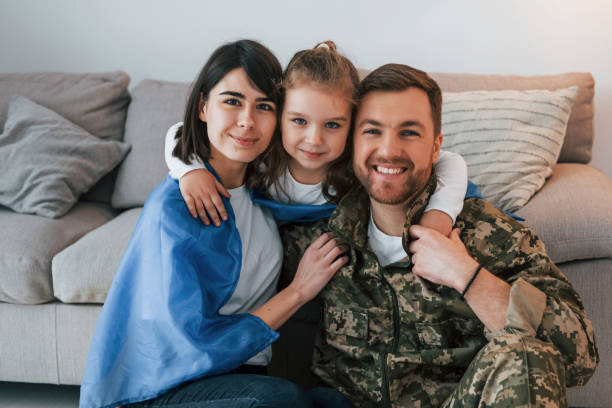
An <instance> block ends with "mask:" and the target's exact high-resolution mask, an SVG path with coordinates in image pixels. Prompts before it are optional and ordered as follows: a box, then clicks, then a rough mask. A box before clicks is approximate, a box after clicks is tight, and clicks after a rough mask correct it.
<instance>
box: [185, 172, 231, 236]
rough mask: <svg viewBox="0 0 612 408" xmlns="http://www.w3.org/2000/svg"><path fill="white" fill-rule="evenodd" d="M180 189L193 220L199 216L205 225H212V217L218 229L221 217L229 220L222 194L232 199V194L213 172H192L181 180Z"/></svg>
mask: <svg viewBox="0 0 612 408" xmlns="http://www.w3.org/2000/svg"><path fill="white" fill-rule="evenodd" d="M179 188H180V189H181V195H182V196H183V199H184V200H185V204H186V205H187V209H188V210H189V213H190V214H191V216H192V217H193V218H197V217H198V215H199V216H200V219H201V220H202V222H203V223H204V224H206V225H210V221H209V218H208V217H210V219H211V220H212V222H213V223H214V224H215V225H216V226H217V227H218V226H219V225H221V220H220V219H219V217H221V218H222V219H223V220H224V221H226V220H227V211H225V206H224V205H223V201H222V200H221V196H220V194H222V195H223V196H224V197H226V198H230V194H229V193H228V192H227V190H226V189H225V187H223V185H222V184H221V183H220V182H219V181H218V180H217V179H216V178H215V176H214V175H213V174H212V173H211V172H209V171H208V170H206V169H197V170H191V171H190V172H188V173H186V174H185V175H184V176H183V177H181V178H180V180H179ZM207 215H208V216H207Z"/></svg>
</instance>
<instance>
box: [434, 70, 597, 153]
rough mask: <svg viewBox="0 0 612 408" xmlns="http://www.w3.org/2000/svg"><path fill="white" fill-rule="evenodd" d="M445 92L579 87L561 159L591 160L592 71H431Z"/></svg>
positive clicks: (593, 82)
mask: <svg viewBox="0 0 612 408" xmlns="http://www.w3.org/2000/svg"><path fill="white" fill-rule="evenodd" d="M431 76H432V77H433V78H434V79H435V80H436V81H437V82H438V84H439V85H440V88H442V91H444V92H464V91H478V90H483V91H494V90H506V89H515V90H528V89H548V90H555V89H563V88H569V87H572V86H578V95H577V97H576V100H575V102H574V107H573V108H572V113H571V114H570V118H569V122H568V125H567V132H566V136H565V141H564V143H563V147H562V149H561V154H560V156H559V162H576V163H588V162H589V161H591V147H592V145H593V115H594V106H593V95H594V87H595V81H594V80H593V76H592V75H591V74H590V73H588V72H572V73H566V74H557V75H534V76H519V75H481V74H450V73H435V72H434V73H431Z"/></svg>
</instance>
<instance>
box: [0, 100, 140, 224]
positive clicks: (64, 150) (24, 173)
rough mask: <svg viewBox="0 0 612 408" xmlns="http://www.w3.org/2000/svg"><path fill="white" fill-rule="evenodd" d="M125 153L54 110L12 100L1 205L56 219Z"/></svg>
mask: <svg viewBox="0 0 612 408" xmlns="http://www.w3.org/2000/svg"><path fill="white" fill-rule="evenodd" d="M128 150H129V146H128V145H126V144H125V143H121V142H117V141H115V140H104V139H99V138H97V137H95V136H92V135H91V134H90V133H89V132H87V131H86V130H84V129H83V128H81V127H79V126H77V125H75V124H74V123H72V122H70V121H69V120H67V119H65V118H64V117H62V116H61V115H59V114H57V113H55V112H53V111H52V110H50V109H47V108H45V107H44V106H41V105H38V104H37V103H34V102H32V101H30V100H29V99H27V98H24V97H23V96H14V97H13V99H12V100H11V104H10V106H9V112H8V118H7V120H6V122H5V124H4V130H3V132H2V134H0V173H1V174H3V178H2V182H1V183H0V204H2V205H5V206H7V207H10V208H11V209H13V210H15V211H17V212H20V213H26V214H38V215H42V216H44V217H49V218H59V217H61V216H62V215H64V214H65V213H66V212H67V211H68V210H69V209H70V208H71V207H72V206H73V205H74V204H75V203H76V201H77V200H78V199H79V196H80V195H81V194H83V193H84V192H86V191H87V190H89V189H90V188H91V187H92V186H93V185H94V184H95V183H96V182H97V181H98V180H100V179H101V178H102V177H103V176H104V175H105V174H107V173H108V172H109V171H110V170H112V169H113V168H114V167H115V166H117V164H119V162H120V161H121V159H123V157H124V156H125V154H126V153H127V152H128Z"/></svg>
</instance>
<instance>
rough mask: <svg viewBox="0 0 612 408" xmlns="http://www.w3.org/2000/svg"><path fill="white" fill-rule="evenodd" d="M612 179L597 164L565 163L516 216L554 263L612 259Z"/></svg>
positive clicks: (555, 170)
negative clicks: (534, 234)
mask: <svg viewBox="0 0 612 408" xmlns="http://www.w3.org/2000/svg"><path fill="white" fill-rule="evenodd" d="M610 203H612V181H610V179H609V178H608V177H607V176H606V175H604V174H603V173H602V172H601V171H599V170H597V169H596V168H594V167H591V166H588V165H584V164H577V163H562V164H557V165H556V166H555V167H554V168H553V175H552V177H551V178H550V179H549V180H548V181H547V182H546V184H544V187H542V189H541V190H540V191H539V192H538V193H537V194H536V195H535V196H533V198H532V199H531V201H529V202H528V203H527V205H525V207H523V208H522V209H521V210H519V211H517V215H519V216H521V217H523V218H525V223H526V224H528V225H530V226H531V227H532V228H533V229H534V230H535V231H536V233H537V234H538V236H539V237H540V238H541V239H542V241H544V244H546V250H547V251H548V254H549V255H550V257H551V258H552V260H553V261H554V262H555V263H560V262H567V261H572V260H579V259H592V258H612V206H610Z"/></svg>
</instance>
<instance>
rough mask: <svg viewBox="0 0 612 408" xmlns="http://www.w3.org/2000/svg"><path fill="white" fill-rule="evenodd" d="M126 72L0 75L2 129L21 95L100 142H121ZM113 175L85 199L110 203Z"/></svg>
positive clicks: (126, 104)
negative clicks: (12, 101)
mask: <svg viewBox="0 0 612 408" xmlns="http://www.w3.org/2000/svg"><path fill="white" fill-rule="evenodd" d="M129 81H130V77H129V76H128V75H127V74H125V73H124V72H107V73H98V74H67V73H15V74H0V128H2V127H3V126H4V122H5V121H6V115H7V112H8V106H9V102H10V100H11V98H12V97H13V96H14V95H22V96H25V97H26V98H28V99H30V100H32V101H34V102H36V103H39V104H41V105H43V106H45V107H47V108H49V109H51V110H53V111H55V112H57V113H58V114H60V115H61V116H63V117H65V118H66V119H68V120H69V121H71V122H72V123H75V124H76V125H78V126H80V127H82V128H83V129H85V130H87V131H88V132H89V133H91V134H92V135H94V136H96V137H99V138H101V139H109V140H117V141H121V140H122V138H123V130H124V126H125V117H126V115H127V107H128V104H129V103H130V95H129V93H128V90H127V87H128V83H129ZM113 184H114V174H112V173H111V174H110V175H109V176H106V177H104V178H103V179H102V180H100V181H99V182H98V183H97V184H96V185H95V186H94V187H93V188H92V189H91V190H90V191H89V192H88V193H87V194H86V195H85V196H84V199H88V200H92V201H101V202H107V203H108V202H109V201H110V196H111V193H112V189H113Z"/></svg>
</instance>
